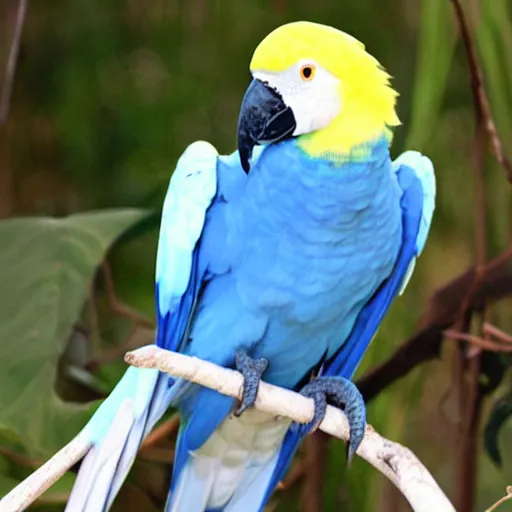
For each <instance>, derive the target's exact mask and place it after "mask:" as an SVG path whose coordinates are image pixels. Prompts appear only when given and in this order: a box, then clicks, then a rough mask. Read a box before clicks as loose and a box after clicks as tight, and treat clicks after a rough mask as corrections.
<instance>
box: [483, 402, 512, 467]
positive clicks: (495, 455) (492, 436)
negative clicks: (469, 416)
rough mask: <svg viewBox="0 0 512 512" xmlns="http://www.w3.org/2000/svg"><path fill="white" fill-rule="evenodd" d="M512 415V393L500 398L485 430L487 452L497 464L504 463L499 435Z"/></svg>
mask: <svg viewBox="0 0 512 512" xmlns="http://www.w3.org/2000/svg"><path fill="white" fill-rule="evenodd" d="M511 416H512V394H507V395H505V396H503V397H502V398H500V399H499V400H498V401H497V402H496V403H495V404H494V407H493V408H492V410H491V412H490V414H489V419H488V421H487V425H486V426H485V431H484V443H485V449H486V450H487V454H488V455H489V457H490V458H491V460H492V461H493V462H494V463H495V464H496V465H497V466H500V467H501V465H502V462H503V460H502V458H501V454H500V450H499V447H498V435H499V433H500V430H501V429H502V427H503V425H504V424H505V422H506V421H507V420H508V419H509V418H510V417H511Z"/></svg>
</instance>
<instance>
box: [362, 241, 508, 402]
mask: <svg viewBox="0 0 512 512" xmlns="http://www.w3.org/2000/svg"><path fill="white" fill-rule="evenodd" d="M511 259H512V247H510V248H508V249H507V250H506V251H504V252H503V253H502V254H500V255H499V256H497V257H496V258H494V259H492V260H491V261H489V262H488V263H487V265H486V267H485V272H484V275H483V277H482V279H481V281H480V284H479V285H478V286H477V288H476V290H475V291H474V294H473V297H472V300H471V303H470V307H471V308H472V309H473V310H475V311H477V312H478V311H482V309H483V306H484V304H490V303H492V302H495V301H497V300H500V299H503V298H504V297H508V296H510V295H512V264H511V262H510V260H511ZM474 278H475V268H470V269H469V270H467V271H466V272H463V273H462V274H460V275H459V276H457V277H456V278H455V279H453V280H452V281H450V282H449V283H448V284H446V285H444V286H443V287H441V288H439V289H438V290H436V291H435V292H434V293H433V295H432V296H431V298H430V300H429V304H428V307H427V310H426V311H425V314H424V315H423V319H422V322H421V324H422V327H421V329H420V330H419V331H418V332H417V333H415V334H414V335H413V336H412V337H411V338H409V339H408V340H406V341H405V342H403V343H402V344H401V345H400V346H399V347H398V348H397V349H396V351H395V352H394V353H393V354H392V355H391V357H389V359H387V361H385V362H384V363H382V364H381V365H379V366H377V367H375V368H373V369H372V370H370V371H369V372H367V373H365V374H364V375H363V376H362V378H361V379H359V380H358V381H357V386H358V388H359V390H360V391H361V393H362V394H363V396H364V399H365V401H366V402H369V401H370V400H372V399H373V398H375V397H376V396H377V395H378V394H379V393H380V392H381V391H382V390H383V389H385V388H387V387H388V386H390V385H391V384H393V383H394V382H396V381H397V380H399V379H401V378H402V377H405V376H406V375H407V374H408V373H409V372H411V371H412V370H413V369H414V368H416V367H417V366H418V365H420V364H422V363H424V362H426V361H429V360H431V359H436V358H438V357H439V356H440V354H441V345H442V342H443V331H444V329H446V328H448V327H449V326H451V325H452V324H453V323H454V322H455V318H456V316H457V313H458V311H459V306H460V304H461V301H463V300H464V297H465V296H466V294H467V292H468V290H469V289H470V288H471V287H472V283H473V282H474Z"/></svg>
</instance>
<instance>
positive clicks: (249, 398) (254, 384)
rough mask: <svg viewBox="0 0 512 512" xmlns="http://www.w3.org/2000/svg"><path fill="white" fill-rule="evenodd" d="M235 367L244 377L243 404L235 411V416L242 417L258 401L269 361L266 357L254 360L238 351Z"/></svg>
mask: <svg viewBox="0 0 512 512" xmlns="http://www.w3.org/2000/svg"><path fill="white" fill-rule="evenodd" d="M235 366H236V369H237V370H238V371H239V372H240V373H241V374H242V375H243V376H244V392H243V396H242V403H241V404H240V406H239V407H238V408H237V409H235V411H234V415H235V416H240V414H242V413H243V412H244V411H245V410H246V409H248V408H249V407H252V406H253V405H254V402H255V401H256V395H257V394H258V388H259V386H260V380H261V376H262V375H263V372H264V371H265V370H266V369H267V367H268V359H265V358H264V357H260V358H259V359H252V358H251V357H250V356H248V355H247V353H246V352H244V351H243V350H238V351H237V353H236V354H235Z"/></svg>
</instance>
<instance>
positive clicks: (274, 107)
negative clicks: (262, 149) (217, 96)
mask: <svg viewBox="0 0 512 512" xmlns="http://www.w3.org/2000/svg"><path fill="white" fill-rule="evenodd" d="M296 126H297V124H296V122H295V117H294V116H293V112H292V109H291V108H290V107H288V106H286V105H285V103H284V101H283V98H282V97H281V95H280V94H279V93H278V92H277V91H275V90H274V89H272V88H271V87H269V86H268V85H266V84H264V83H263V82H261V81H260V80H256V79H254V80H253V81H252V82H251V85H249V88H248V89H247V91H246V93H245V96H244V99H243V101H242V107H241V108H240V117H239V118H238V153H239V154H240V162H241V164H242V167H243V169H244V171H245V172H249V169H250V167H251V165H250V159H251V155H252V150H253V148H254V146H255V145H256V144H269V143H271V142H278V141H280V140H283V139H286V138H288V137H291V136H292V134H293V132H294V130H295V127H296Z"/></svg>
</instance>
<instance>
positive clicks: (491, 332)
mask: <svg viewBox="0 0 512 512" xmlns="http://www.w3.org/2000/svg"><path fill="white" fill-rule="evenodd" d="M482 331H483V332H484V334H485V335H486V336H492V337H493V338H497V339H498V340H499V341H500V342H501V343H511V344H512V336H511V335H510V334H508V333H506V332H505V331H502V330H501V329H498V327H496V326H495V325H492V324H490V323H489V322H485V323H484V325H483V327H482Z"/></svg>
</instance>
